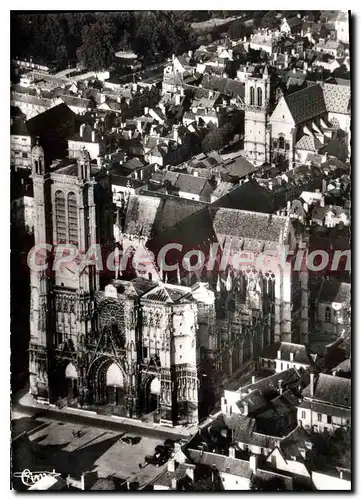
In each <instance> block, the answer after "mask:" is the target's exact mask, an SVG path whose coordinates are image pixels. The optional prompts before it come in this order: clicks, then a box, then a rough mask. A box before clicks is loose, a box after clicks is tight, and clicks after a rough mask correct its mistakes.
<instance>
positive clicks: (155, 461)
mask: <svg viewBox="0 0 361 500" xmlns="http://www.w3.org/2000/svg"><path fill="white" fill-rule="evenodd" d="M166 462H168V456H167V455H164V454H160V453H154V455H147V456H146V457H145V463H146V464H150V465H155V466H156V467H160V466H161V465H164V464H165V463H166Z"/></svg>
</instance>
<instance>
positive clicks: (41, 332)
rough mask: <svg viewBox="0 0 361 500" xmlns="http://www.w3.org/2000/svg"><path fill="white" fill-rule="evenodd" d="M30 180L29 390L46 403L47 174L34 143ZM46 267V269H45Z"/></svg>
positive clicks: (48, 181) (49, 234) (49, 229)
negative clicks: (31, 183) (32, 219)
mask: <svg viewBox="0 0 361 500" xmlns="http://www.w3.org/2000/svg"><path fill="white" fill-rule="evenodd" d="M31 161H32V179H33V188H34V219H35V220H34V249H33V250H35V251H33V252H32V257H33V259H32V264H30V286H31V305H30V346H29V374H30V390H31V393H32V394H33V395H34V396H36V398H37V399H38V400H40V401H48V400H49V384H48V366H49V363H48V351H49V342H48V340H49V336H48V329H49V326H50V325H49V314H48V312H49V300H50V291H51V287H52V285H51V283H52V277H51V271H50V269H51V265H49V264H50V259H49V253H48V252H47V250H46V247H45V245H46V244H48V243H51V242H52V238H51V221H50V213H51V208H50V204H49V201H50V183H51V181H50V175H49V173H48V172H47V170H46V168H45V158H44V150H43V148H42V147H41V146H40V145H39V142H38V141H37V143H36V145H35V146H34V147H33V149H32V154H31ZM49 268H50V269H49Z"/></svg>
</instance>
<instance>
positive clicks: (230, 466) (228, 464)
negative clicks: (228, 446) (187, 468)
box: [188, 450, 252, 478]
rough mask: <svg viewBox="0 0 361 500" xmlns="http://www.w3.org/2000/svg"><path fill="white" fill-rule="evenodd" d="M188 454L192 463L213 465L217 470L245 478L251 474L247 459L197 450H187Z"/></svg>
mask: <svg viewBox="0 0 361 500" xmlns="http://www.w3.org/2000/svg"><path fill="white" fill-rule="evenodd" d="M188 455H189V458H190V459H191V460H192V461H193V462H194V463H197V464H202V465H208V466H209V467H215V468H216V469H217V470H218V471H219V472H223V473H227V474H232V475H234V476H239V477H245V478H250V477H251V476H252V471H251V469H250V467H249V462H248V460H240V459H238V458H231V457H227V456H225V455H218V454H217V453H209V452H203V451H199V450H188Z"/></svg>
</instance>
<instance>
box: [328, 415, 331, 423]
mask: <svg viewBox="0 0 361 500" xmlns="http://www.w3.org/2000/svg"><path fill="white" fill-rule="evenodd" d="M327 423H328V424H331V423H332V418H331V415H327Z"/></svg>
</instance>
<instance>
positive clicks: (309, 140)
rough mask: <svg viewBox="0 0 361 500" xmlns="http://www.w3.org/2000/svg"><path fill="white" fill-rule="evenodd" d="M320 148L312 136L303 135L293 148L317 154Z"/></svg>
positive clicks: (319, 143)
mask: <svg viewBox="0 0 361 500" xmlns="http://www.w3.org/2000/svg"><path fill="white" fill-rule="evenodd" d="M320 147H322V143H321V142H320V141H319V140H318V139H317V137H316V136H314V135H312V136H311V135H308V134H304V135H303V136H302V137H301V139H299V140H298V141H297V142H296V145H295V148H296V149H302V150H305V151H313V152H317V151H318V150H319V149H320Z"/></svg>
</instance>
